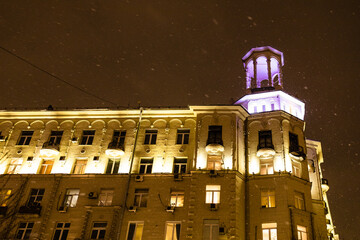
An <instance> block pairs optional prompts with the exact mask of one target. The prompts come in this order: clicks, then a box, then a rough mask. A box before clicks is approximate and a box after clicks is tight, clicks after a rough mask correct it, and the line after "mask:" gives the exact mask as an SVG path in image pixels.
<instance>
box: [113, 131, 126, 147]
mask: <svg viewBox="0 0 360 240" xmlns="http://www.w3.org/2000/svg"><path fill="white" fill-rule="evenodd" d="M125 137H126V131H125V130H123V131H120V130H115V131H114V135H113V139H112V141H111V142H113V143H117V144H118V145H124V142H125Z"/></svg>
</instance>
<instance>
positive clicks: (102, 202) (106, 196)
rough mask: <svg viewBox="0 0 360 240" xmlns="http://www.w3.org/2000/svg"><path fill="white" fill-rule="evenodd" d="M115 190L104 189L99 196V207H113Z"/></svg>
mask: <svg viewBox="0 0 360 240" xmlns="http://www.w3.org/2000/svg"><path fill="white" fill-rule="evenodd" d="M113 197H114V190H112V189H102V190H101V192H100V195H99V206H111V203H112V200H113Z"/></svg>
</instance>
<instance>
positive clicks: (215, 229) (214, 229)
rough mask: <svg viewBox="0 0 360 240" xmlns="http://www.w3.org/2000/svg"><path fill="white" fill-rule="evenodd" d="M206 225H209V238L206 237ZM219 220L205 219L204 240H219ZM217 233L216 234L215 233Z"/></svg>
mask: <svg viewBox="0 0 360 240" xmlns="http://www.w3.org/2000/svg"><path fill="white" fill-rule="evenodd" d="M206 227H209V232H208V234H209V238H206V235H205V234H206V233H207V232H206ZM219 228H220V224H219V220H210V219H209V220H207V219H205V220H204V222H203V240H218V238H219ZM214 233H215V236H213V234H214Z"/></svg>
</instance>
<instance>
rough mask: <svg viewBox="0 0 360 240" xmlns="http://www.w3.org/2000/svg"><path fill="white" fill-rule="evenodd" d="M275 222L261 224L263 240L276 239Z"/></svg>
mask: <svg viewBox="0 0 360 240" xmlns="http://www.w3.org/2000/svg"><path fill="white" fill-rule="evenodd" d="M276 228H277V223H263V224H262V239H263V240H277V229H276Z"/></svg>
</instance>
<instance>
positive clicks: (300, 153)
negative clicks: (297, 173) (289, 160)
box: [289, 145, 306, 161]
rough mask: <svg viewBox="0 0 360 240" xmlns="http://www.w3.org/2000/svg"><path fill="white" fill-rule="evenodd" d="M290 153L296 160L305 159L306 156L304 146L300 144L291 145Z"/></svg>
mask: <svg viewBox="0 0 360 240" xmlns="http://www.w3.org/2000/svg"><path fill="white" fill-rule="evenodd" d="M289 153H290V155H291V157H293V158H295V159H296V160H299V161H303V160H304V159H305V158H306V154H305V152H304V148H303V147H301V146H298V145H290V147H289Z"/></svg>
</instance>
